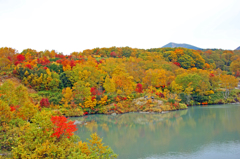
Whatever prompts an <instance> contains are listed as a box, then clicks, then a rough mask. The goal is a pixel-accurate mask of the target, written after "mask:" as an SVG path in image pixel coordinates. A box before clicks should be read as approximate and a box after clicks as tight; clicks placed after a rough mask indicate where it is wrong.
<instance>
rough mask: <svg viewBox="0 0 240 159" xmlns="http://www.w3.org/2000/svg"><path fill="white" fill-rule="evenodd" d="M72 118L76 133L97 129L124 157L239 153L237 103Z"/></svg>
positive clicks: (86, 134) (239, 113)
mask: <svg viewBox="0 0 240 159" xmlns="http://www.w3.org/2000/svg"><path fill="white" fill-rule="evenodd" d="M219 108H221V109H219ZM71 119H72V120H76V121H77V122H76V123H78V124H77V125H78V131H77V132H76V133H75V134H77V135H78V136H80V138H81V139H82V140H84V141H86V139H87V138H90V134H91V133H92V132H97V133H98V135H99V136H100V137H102V138H103V142H104V143H105V144H106V145H109V146H110V147H111V148H112V149H113V150H114V152H115V153H117V154H119V158H123V159H128V158H130V159H136V158H149V159H150V158H154V159H155V158H227V157H228V158H239V155H240V153H239V152H240V126H239V121H240V105H215V106H205V107H190V108H189V109H188V110H181V111H174V112H170V113H166V114H141V113H128V114H122V115H115V116H113V115H90V116H86V117H80V118H71Z"/></svg>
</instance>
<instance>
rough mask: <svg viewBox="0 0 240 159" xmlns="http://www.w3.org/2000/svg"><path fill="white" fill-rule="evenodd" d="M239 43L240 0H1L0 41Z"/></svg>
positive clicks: (26, 44) (72, 46)
mask: <svg viewBox="0 0 240 159" xmlns="http://www.w3.org/2000/svg"><path fill="white" fill-rule="evenodd" d="M169 42H176V43H188V44H191V45H194V46H197V47H200V48H222V49H231V50H233V49H236V48H237V47H238V46H240V0H144V1H143V0H118V1H117V0H65V1H61V0H56V1H55V0H0V47H5V46H6V47H12V48H15V49H17V50H18V51H19V52H21V51H22V50H23V49H26V48H32V49H36V50H37V51H41V50H45V49H48V50H52V49H54V50H56V51H58V52H63V53H64V54H69V53H71V52H73V51H83V50H85V49H93V48H96V47H112V46H116V47H122V46H129V47H132V48H144V49H148V48H159V47H162V46H163V45H165V44H167V43H169Z"/></svg>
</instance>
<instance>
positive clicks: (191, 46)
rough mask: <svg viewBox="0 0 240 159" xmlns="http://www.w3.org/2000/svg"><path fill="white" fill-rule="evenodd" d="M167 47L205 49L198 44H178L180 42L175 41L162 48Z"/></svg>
mask: <svg viewBox="0 0 240 159" xmlns="http://www.w3.org/2000/svg"><path fill="white" fill-rule="evenodd" d="M165 47H171V48H175V47H183V48H187V49H193V50H203V49H202V48H199V47H196V46H193V45H189V44H184V43H183V44H178V43H173V42H170V43H168V44H167V45H164V46H163V47H162V48H165Z"/></svg>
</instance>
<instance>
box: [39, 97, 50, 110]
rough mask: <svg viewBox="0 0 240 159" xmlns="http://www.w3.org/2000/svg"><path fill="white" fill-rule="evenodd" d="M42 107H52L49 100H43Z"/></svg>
mask: <svg viewBox="0 0 240 159" xmlns="http://www.w3.org/2000/svg"><path fill="white" fill-rule="evenodd" d="M40 106H41V107H46V108H48V107H49V106H50V103H49V101H48V98H42V100H41V101H40Z"/></svg>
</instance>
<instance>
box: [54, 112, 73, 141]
mask: <svg viewBox="0 0 240 159" xmlns="http://www.w3.org/2000/svg"><path fill="white" fill-rule="evenodd" d="M67 119H68V118H66V117H65V116H52V118H51V121H52V123H53V124H54V127H53V131H54V133H53V134H52V137H57V138H60V137H62V136H64V135H66V136H67V138H69V137H70V136H72V135H73V132H74V131H76V130H77V127H76V125H75V124H74V122H73V121H68V120H67Z"/></svg>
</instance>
